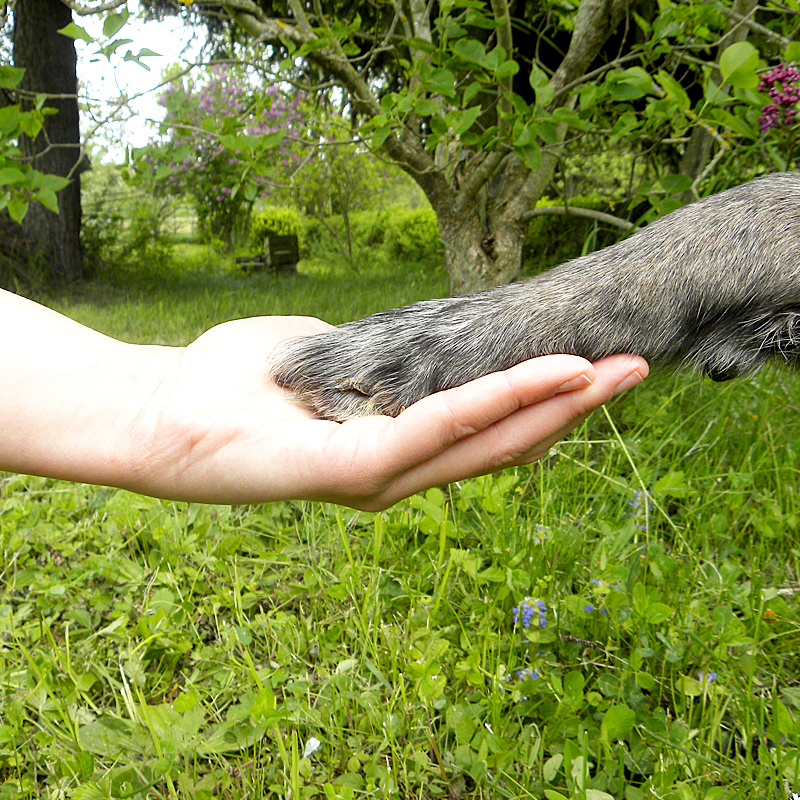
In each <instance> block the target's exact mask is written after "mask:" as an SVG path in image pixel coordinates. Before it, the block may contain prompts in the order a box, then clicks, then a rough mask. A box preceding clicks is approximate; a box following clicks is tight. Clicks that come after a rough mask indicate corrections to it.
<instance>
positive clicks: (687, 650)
mask: <svg viewBox="0 0 800 800" xmlns="http://www.w3.org/2000/svg"><path fill="white" fill-rule="evenodd" d="M446 291H447V287H446V278H445V276H444V275H443V274H439V273H437V272H436V271H431V270H419V269H415V268H414V267H413V266H410V265H409V266H405V267H401V268H400V269H399V270H398V269H397V268H396V265H395V271H394V273H390V272H389V271H388V270H381V269H373V270H369V269H366V270H364V271H362V273H361V274H358V275H356V274H355V273H354V272H352V271H348V270H345V269H328V268H326V267H323V264H322V262H319V261H308V262H303V263H301V274H299V275H297V276H287V277H270V276H267V275H254V276H245V275H242V274H241V273H238V272H236V271H235V270H234V269H233V268H232V267H231V266H230V263H229V262H228V261H226V260H225V259H223V258H221V257H218V256H216V255H214V254H213V252H212V251H210V250H209V249H207V248H206V249H200V248H198V247H196V246H193V245H183V246H181V247H178V248H176V249H175V250H174V251H173V253H172V255H171V256H170V257H169V258H163V259H160V260H158V263H157V264H156V265H154V266H151V267H148V265H147V263H145V264H144V265H142V264H140V265H138V267H137V269H136V270H132V269H127V268H117V269H114V270H110V269H104V270H100V271H99V272H98V274H97V276H96V277H95V279H94V281H92V282H90V283H88V284H86V285H85V286H84V287H83V288H82V289H81V290H80V293H79V294H78V295H75V294H74V293H73V294H71V295H70V296H68V297H67V296H63V297H62V296H58V295H50V296H48V297H47V298H46V301H47V302H48V303H49V304H50V305H52V306H54V307H55V308H57V309H59V310H60V311H63V312H64V313H66V314H68V315H70V316H72V317H74V318H75V319H78V320H80V321H82V322H84V323H86V324H88V325H91V326H93V327H96V328H98V329H100V330H103V331H105V332H107V333H109V334H111V335H114V336H118V337H120V338H123V339H126V340H128V341H134V342H151V343H152V342H159V343H164V344H172V345H180V344H184V343H186V342H188V341H190V340H191V339H192V338H194V337H195V336H196V335H198V334H199V333H200V332H202V331H203V330H205V329H207V328H208V327H210V326H211V325H213V324H215V323H218V322H223V321H225V320H227V319H231V318H235V317H241V316H249V315H254V314H309V313H310V314H313V315H316V316H320V317H323V318H325V319H328V320H329V321H331V322H341V321H344V320H346V319H350V318H353V317H357V316H361V315H364V314H367V313H371V312H373V311H377V310H379V309H382V308H386V307H389V306H394V305H399V304H404V303H409V302H413V301H415V300H418V299H422V298H425V297H430V296H434V295H441V294H444V293H446ZM798 388H800V384H798V379H797V378H796V377H795V376H792V375H790V374H788V373H786V372H779V373H778V372H767V373H763V374H761V375H759V376H757V377H756V378H754V379H751V380H748V381H746V382H744V381H743V382H738V381H737V382H734V383H731V384H724V385H713V384H710V383H709V382H703V381H700V380H699V379H697V378H695V377H691V376H686V375H684V376H679V377H671V376H664V375H654V376H652V377H651V378H650V379H648V380H647V381H646V382H645V384H644V385H643V386H641V387H639V388H637V389H636V390H635V391H634V392H631V393H628V394H627V395H625V396H624V397H622V398H620V399H618V400H616V401H614V402H612V403H610V404H609V405H608V407H607V408H606V409H605V410H601V411H600V412H598V413H596V414H595V415H594V416H593V417H592V418H591V419H590V420H589V421H588V422H587V423H586V424H585V425H584V426H583V427H582V428H581V429H580V430H579V431H578V432H577V433H576V434H575V435H574V436H572V437H571V438H570V439H569V440H567V441H565V442H563V443H561V444H559V445H558V446H557V447H556V448H555V449H554V450H553V451H552V453H551V454H550V455H549V456H548V457H547V458H546V459H545V460H544V461H543V462H542V463H541V464H540V465H539V467H538V468H536V469H534V468H526V469H516V470H508V471H506V472H503V473H499V474H497V475H494V476H491V477H486V478H481V479H477V480H472V481H465V482H462V483H459V484H456V485H453V486H451V487H448V488H446V489H432V490H430V491H429V492H427V493H426V494H425V495H422V496H415V497H412V498H411V499H409V500H407V501H405V502H403V503H400V504H399V505H397V506H396V507H394V508H392V509H390V510H389V511H386V512H383V513H380V514H368V513H354V512H352V511H348V510H345V509H342V508H339V507H335V506H327V505H321V504H314V503H302V502H294V503H274V504H270V505H262V506H247V507H236V508H230V507H226V506H201V505H190V504H183V503H170V502H163V501H158V500H152V499H148V498H143V497H139V496H136V495H132V494H128V493H125V492H121V491H117V490H111V489H105V488H99V487H87V486H75V485H70V484H64V483H58V482H53V481H48V480H43V479H35V478H28V477H20V476H13V475H8V476H5V477H3V479H2V484H0V486H1V490H2V496H1V497H2V500H1V501H0V543H1V544H2V556H0V559H1V560H0V800H11V799H12V798H23V797H37V798H38V797H48V798H51V797H52V798H55V797H69V798H81V799H83V800H89V798H102V797H119V798H123V797H125V798H129V797H173V798H177V797H181V798H198V799H203V800H210V799H211V798H250V797H276V798H277V797H292V798H298V797H326V798H339V797H341V798H361V797H375V798H418V799H419V798H437V797H441V798H450V799H451V800H452V799H460V798H537V800H539V799H540V798H548V800H558V799H559V798H587V800H603V799H604V798H609V797H611V798H614V799H615V800H623V799H624V800H640V799H643V798H664V799H667V798H669V800H673V799H674V800H690V798H701V799H704V800H712V799H716V798H770V800H786V798H787V797H788V796H789V793H790V791H791V790H793V789H794V790H797V791H800V775H798V772H800V750H798V748H797V744H798V743H800V668H798V664H799V663H800V614H799V613H798V603H797V590H798V583H797V576H798V565H799V563H800V549H799V548H798V525H799V524H800V523H799V520H798V494H797V483H798V475H797V455H798V454H797V442H798V433H800V406H799V405H798V399H797V398H798Z"/></svg>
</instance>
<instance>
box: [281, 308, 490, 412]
mask: <svg viewBox="0 0 800 800" xmlns="http://www.w3.org/2000/svg"><path fill="white" fill-rule="evenodd" d="M461 300H462V298H455V299H444V300H433V301H427V302H424V303H418V304H416V305H414V306H409V307H407V308H402V309H394V310H392V311H387V312H382V313H380V314H376V315H374V316H372V317H367V318H366V319H362V320H357V321H356V322H351V323H349V324H347V325H343V326H341V327H339V328H336V329H335V330H332V331H328V332H326V333H321V334H317V335H315V336H307V337H302V338H298V339H292V340H290V341H288V342H287V343H286V344H284V345H283V346H282V347H281V349H280V350H279V351H278V353H277V354H276V356H275V358H274V360H273V363H272V365H271V372H272V376H273V377H274V379H275V381H276V382H277V384H278V385H279V386H283V387H285V388H287V389H289V390H290V391H291V392H292V394H293V395H294V396H295V397H296V398H297V399H298V400H299V401H300V402H301V403H303V404H304V405H306V406H307V407H309V408H310V409H311V410H313V411H314V412H315V413H316V414H317V415H318V416H320V417H322V418H323V419H331V420H335V421H337V422H343V421H344V420H347V419H350V418H352V417H359V416H367V415H372V414H385V415H387V416H392V417H395V416H397V415H398V414H399V413H400V412H401V411H403V409H405V408H408V406H410V405H413V404H414V403H415V402H417V400H420V399H421V398H423V397H425V396H427V395H430V394H433V393H434V392H438V391H441V390H442V389H446V388H450V387H451V386H456V385H460V384H462V383H466V382H467V381H468V380H470V379H471V378H473V377H478V375H479V374H483V373H484V372H486V371H490V370H491V366H492V365H491V361H492V356H491V354H487V357H485V358H483V359H481V363H480V365H479V366H475V365H473V366H470V364H469V363H468V359H465V357H464V353H463V352H461V349H460V348H459V347H457V343H456V342H454V341H453V340H452V338H451V334H450V333H449V332H448V331H447V330H442V321H443V320H445V319H447V318H448V316H451V315H452V313H453V312H454V309H455V308H456V307H459V306H461V305H462V303H461V302H460V301H461ZM448 311H450V312H451V313H450V314H448ZM466 318H469V315H467V317H466ZM436 322H438V323H439V325H438V328H437V325H436V324H435V323H436Z"/></svg>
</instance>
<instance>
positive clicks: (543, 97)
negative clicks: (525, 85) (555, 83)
mask: <svg viewBox="0 0 800 800" xmlns="http://www.w3.org/2000/svg"><path fill="white" fill-rule="evenodd" d="M528 80H529V82H530V84H531V88H532V89H533V90H534V91H535V92H536V105H538V106H549V105H550V103H551V102H552V100H553V95H554V94H555V90H554V89H553V87H552V86H551V85H550V79H549V78H548V77H547V74H546V73H545V71H544V70H543V69H541V68H540V67H538V66H536V64H533V65H532V66H531V72H530V75H529V76H528Z"/></svg>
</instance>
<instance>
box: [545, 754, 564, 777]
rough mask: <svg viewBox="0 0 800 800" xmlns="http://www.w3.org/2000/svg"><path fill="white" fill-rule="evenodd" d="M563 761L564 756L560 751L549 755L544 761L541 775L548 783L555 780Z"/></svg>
mask: <svg viewBox="0 0 800 800" xmlns="http://www.w3.org/2000/svg"><path fill="white" fill-rule="evenodd" d="M563 761H564V756H563V755H562V754H561V753H556V754H555V755H554V756H550V758H548V759H547V761H545V762H544V765H543V766H542V775H543V776H544V779H545V780H546V781H547V782H548V783H552V782H553V781H554V780H555V777H556V775H558V770H559V769H560V768H561V764H562V763H563Z"/></svg>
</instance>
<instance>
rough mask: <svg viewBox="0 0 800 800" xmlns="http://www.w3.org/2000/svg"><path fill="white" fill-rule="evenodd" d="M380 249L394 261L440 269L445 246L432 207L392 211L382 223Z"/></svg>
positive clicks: (395, 209) (394, 209)
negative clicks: (381, 247) (381, 246)
mask: <svg viewBox="0 0 800 800" xmlns="http://www.w3.org/2000/svg"><path fill="white" fill-rule="evenodd" d="M383 246H384V249H385V250H386V253H387V255H388V256H389V257H390V258H391V259H393V260H394V259H401V260H403V261H413V262H415V263H417V264H419V265H420V266H430V267H433V268H440V267H441V266H442V260H443V258H444V245H443V244H442V240H441V237H440V236H439V225H438V223H437V221H436V215H435V214H434V213H433V209H432V208H427V207H423V208H409V209H406V208H393V209H392V212H391V214H386V215H385V218H384V220H383Z"/></svg>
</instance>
